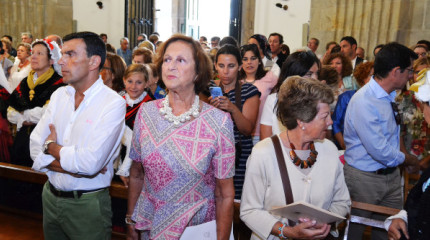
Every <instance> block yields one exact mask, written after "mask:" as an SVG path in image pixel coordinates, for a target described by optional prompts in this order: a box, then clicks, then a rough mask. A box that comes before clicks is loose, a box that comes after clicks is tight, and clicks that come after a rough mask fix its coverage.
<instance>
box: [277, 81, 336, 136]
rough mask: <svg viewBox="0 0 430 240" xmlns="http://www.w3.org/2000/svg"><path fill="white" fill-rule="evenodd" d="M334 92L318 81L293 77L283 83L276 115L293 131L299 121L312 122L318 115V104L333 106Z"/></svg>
mask: <svg viewBox="0 0 430 240" xmlns="http://www.w3.org/2000/svg"><path fill="white" fill-rule="evenodd" d="M333 101H334V95H333V92H332V90H331V89H330V87H329V86H327V85H326V84H323V83H321V82H320V81H318V80H315V79H310V78H304V77H299V76H292V77H289V78H287V79H286V80H285V81H284V83H282V85H281V88H280V89H279V92H278V103H277V110H276V115H277V117H278V119H279V121H281V123H282V125H284V126H285V127H287V129H288V130H292V129H294V128H296V127H297V125H298V124H297V120H300V121H303V122H306V123H308V122H311V121H312V120H313V119H314V118H315V116H316V115H317V113H318V111H319V109H318V103H320V102H322V103H327V104H331V103H332V102H333Z"/></svg>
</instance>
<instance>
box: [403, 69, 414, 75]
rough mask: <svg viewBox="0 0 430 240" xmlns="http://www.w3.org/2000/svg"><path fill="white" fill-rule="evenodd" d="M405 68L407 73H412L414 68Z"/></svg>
mask: <svg viewBox="0 0 430 240" xmlns="http://www.w3.org/2000/svg"><path fill="white" fill-rule="evenodd" d="M405 70H407V71H408V74H413V73H414V69H413V68H405ZM403 71H404V70H403Z"/></svg>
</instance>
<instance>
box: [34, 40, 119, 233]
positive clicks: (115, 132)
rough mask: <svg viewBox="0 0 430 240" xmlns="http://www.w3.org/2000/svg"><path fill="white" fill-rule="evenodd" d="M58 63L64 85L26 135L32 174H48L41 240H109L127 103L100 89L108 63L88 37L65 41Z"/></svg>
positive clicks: (98, 44) (99, 44)
mask: <svg viewBox="0 0 430 240" xmlns="http://www.w3.org/2000/svg"><path fill="white" fill-rule="evenodd" d="M63 40H64V45H63V48H62V54H63V56H62V58H61V59H60V61H59V64H60V65H61V69H62V70H61V71H62V74H63V80H64V82H65V83H67V84H68V86H65V87H61V88H59V89H58V90H57V91H55V92H54V93H53V94H52V96H51V100H50V103H49V105H48V108H47V110H46V112H45V114H44V115H43V117H42V118H41V120H40V121H39V123H38V124H37V126H36V128H35V129H34V131H33V132H32V134H31V136H30V153H31V157H32V159H33V161H34V164H33V169H35V170H37V171H41V172H46V174H47V176H48V179H49V181H48V182H47V183H46V184H45V186H44V188H43V193H42V203H43V229H44V235H45V239H47V240H49V239H110V236H111V231H112V230H111V225H112V223H111V217H112V211H111V202H110V196H109V189H108V187H109V186H110V183H111V179H112V176H113V166H112V165H113V164H112V163H113V160H114V159H115V158H116V157H117V155H118V152H119V151H118V149H119V148H118V146H119V144H120V140H121V137H122V134H123V132H124V126H125V125H124V116H125V109H126V108H125V102H124V99H123V98H121V97H120V96H119V95H118V94H117V93H116V92H114V91H113V90H111V89H110V88H108V87H107V86H105V85H104V84H103V80H102V79H101V77H100V75H99V72H100V69H101V68H102V67H103V64H104V61H105V59H106V48H105V45H104V43H103V41H102V40H101V39H100V37H99V36H98V35H97V34H95V33H91V32H79V33H72V34H69V35H67V36H65V37H64V39H63Z"/></svg>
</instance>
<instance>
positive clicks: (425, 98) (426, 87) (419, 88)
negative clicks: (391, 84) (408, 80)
mask: <svg viewBox="0 0 430 240" xmlns="http://www.w3.org/2000/svg"><path fill="white" fill-rule="evenodd" d="M409 90H411V91H414V92H415V97H416V98H417V99H418V100H420V101H421V102H429V101H430V69H429V68H424V69H423V70H421V71H420V72H419V73H418V77H417V81H416V82H415V83H414V84H412V86H411V87H410V88H409Z"/></svg>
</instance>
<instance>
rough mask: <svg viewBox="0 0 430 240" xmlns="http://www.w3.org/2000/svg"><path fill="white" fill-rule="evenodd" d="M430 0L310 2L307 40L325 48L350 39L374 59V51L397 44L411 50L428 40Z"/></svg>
mask: <svg viewBox="0 0 430 240" xmlns="http://www.w3.org/2000/svg"><path fill="white" fill-rule="evenodd" d="M427 9H429V10H430V0H312V3H311V21H310V37H316V38H318V39H319V40H320V47H319V48H318V53H319V54H323V53H324V52H325V44H326V43H327V42H329V41H336V42H339V40H340V39H341V38H342V37H343V36H347V35H351V36H353V37H355V38H356V39H357V42H358V45H359V46H361V47H363V48H364V49H366V56H367V58H368V59H373V48H374V47H375V46H376V45H378V44H381V43H387V42H391V41H397V42H399V43H402V44H405V45H406V46H410V45H413V44H415V43H416V42H417V41H418V40H420V39H430V14H429V13H427Z"/></svg>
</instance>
